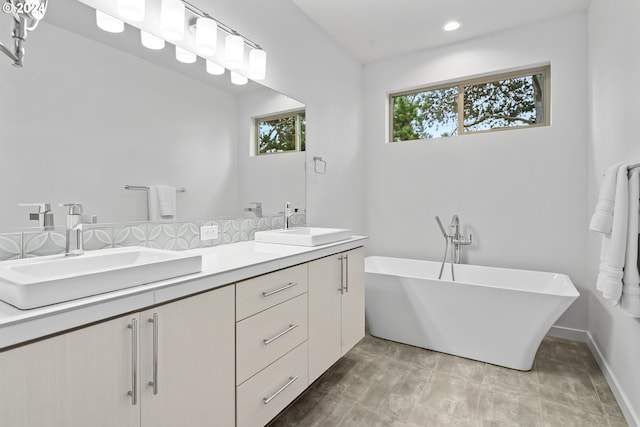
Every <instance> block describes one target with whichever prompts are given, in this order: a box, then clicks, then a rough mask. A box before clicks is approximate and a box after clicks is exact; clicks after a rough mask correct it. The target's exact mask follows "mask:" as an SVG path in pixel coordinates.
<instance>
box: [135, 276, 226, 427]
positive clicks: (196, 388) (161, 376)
mask: <svg viewBox="0 0 640 427" xmlns="http://www.w3.org/2000/svg"><path fill="white" fill-rule="evenodd" d="M234 296H235V290H234V286H227V287H224V288H221V289H216V290H213V291H209V292H206V293H203V294H200V295H196V296H193V297H190V298H186V299H183V300H179V301H176V302H173V303H170V304H166V305H163V306H159V307H156V308H154V309H150V310H147V311H145V312H143V313H142V314H141V316H140V323H141V334H140V359H141V361H140V363H141V368H140V376H141V400H142V402H141V408H142V416H141V419H142V426H143V427H144V426H148V427H162V426H167V427H169V426H171V427H175V426H181V425H182V426H190V427H198V426H221V427H226V426H233V425H234V423H235V411H234V408H235V375H234V369H232V368H230V367H232V366H234V363H235V343H234V339H235V332H234V326H235V302H234ZM154 315H155V317H154ZM154 319H155V320H154ZM152 321H153V322H152ZM154 328H155V329H156V333H155V343H156V344H155V345H157V353H156V357H155V358H154V351H153V350H154ZM154 363H157V365H156V375H155V377H154ZM154 380H155V384H154ZM154 385H155V388H154ZM154 390H155V391H154ZM154 393H155V394H154Z"/></svg>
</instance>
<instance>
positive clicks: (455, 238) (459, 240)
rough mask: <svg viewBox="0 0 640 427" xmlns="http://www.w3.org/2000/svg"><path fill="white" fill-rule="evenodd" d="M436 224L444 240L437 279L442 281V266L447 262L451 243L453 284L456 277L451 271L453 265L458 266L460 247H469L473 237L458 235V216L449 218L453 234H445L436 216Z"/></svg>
mask: <svg viewBox="0 0 640 427" xmlns="http://www.w3.org/2000/svg"><path fill="white" fill-rule="evenodd" d="M436 222H437V223H438V226H439V227H440V231H442V236H443V237H444V240H445V246H444V255H443V256H442V265H441V266H440V274H439V275H438V279H442V273H443V272H444V265H445V263H446V262H447V252H449V241H451V280H453V281H454V282H455V280H456V276H455V273H454V271H453V265H454V264H460V246H461V245H470V244H471V242H472V239H473V236H472V235H471V234H469V239H467V238H465V237H463V236H462V235H461V234H460V218H459V217H458V215H454V216H453V217H452V218H451V226H450V228H452V229H453V234H449V233H447V232H446V230H445V229H444V226H443V225H442V222H441V221H440V218H439V217H438V216H436Z"/></svg>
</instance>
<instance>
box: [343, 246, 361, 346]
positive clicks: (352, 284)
mask: <svg viewBox="0 0 640 427" xmlns="http://www.w3.org/2000/svg"><path fill="white" fill-rule="evenodd" d="M343 256H345V257H346V258H345V260H344V262H345V266H346V271H345V276H346V280H345V291H344V293H343V294H342V355H344V354H346V353H347V352H348V351H349V350H351V349H352V348H353V346H355V345H356V344H357V343H358V342H360V340H361V339H362V338H363V337H364V249H363V248H357V249H353V250H351V251H349V252H346V253H345V254H343Z"/></svg>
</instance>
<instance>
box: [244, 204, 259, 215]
mask: <svg viewBox="0 0 640 427" xmlns="http://www.w3.org/2000/svg"><path fill="white" fill-rule="evenodd" d="M249 204H250V205H255V206H256V207H255V208H252V207H248V208H244V211H245V212H253V213H254V214H255V215H256V216H257V217H258V218H262V203H261V202H249Z"/></svg>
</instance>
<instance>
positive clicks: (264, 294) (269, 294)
mask: <svg viewBox="0 0 640 427" xmlns="http://www.w3.org/2000/svg"><path fill="white" fill-rule="evenodd" d="M297 285H298V284H297V283H296V282H291V283H289V284H288V285H285V286H283V287H281V288H278V289H274V290H272V291H267V292H263V293H262V296H263V297H268V296H271V295H273V294H277V293H278V292H282V291H286V290H287V289H289V288H293V287H294V286H297Z"/></svg>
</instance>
